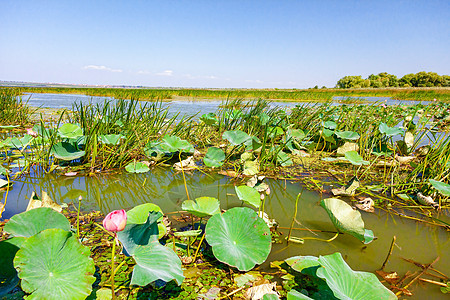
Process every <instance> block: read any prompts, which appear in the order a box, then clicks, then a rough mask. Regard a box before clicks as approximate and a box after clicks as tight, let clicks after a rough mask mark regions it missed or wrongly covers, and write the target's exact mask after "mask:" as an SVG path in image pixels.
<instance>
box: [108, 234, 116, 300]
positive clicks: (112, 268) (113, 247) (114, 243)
mask: <svg viewBox="0 0 450 300" xmlns="http://www.w3.org/2000/svg"><path fill="white" fill-rule="evenodd" d="M116 239H117V234H114V242H113V246H112V252H111V280H110V282H111V296H112V299H113V300H115V299H116V293H115V292H114V275H116V272H115V271H116V270H115V269H114V258H115V254H116Z"/></svg>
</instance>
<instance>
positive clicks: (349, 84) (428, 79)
mask: <svg viewBox="0 0 450 300" xmlns="http://www.w3.org/2000/svg"><path fill="white" fill-rule="evenodd" d="M439 86H445V87H448V86H450V76H449V75H442V76H441V75H439V74H437V73H434V72H419V73H416V74H412V73H411V74H406V75H405V76H403V77H402V78H400V79H398V78H397V76H395V75H392V74H388V73H386V72H383V73H380V74H378V75H374V74H371V75H369V77H367V79H363V78H362V77H361V76H345V77H342V78H341V79H339V81H338V82H337V84H336V87H337V88H341V89H352V88H387V87H439Z"/></svg>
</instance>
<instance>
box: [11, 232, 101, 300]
mask: <svg viewBox="0 0 450 300" xmlns="http://www.w3.org/2000/svg"><path fill="white" fill-rule="evenodd" d="M89 255H90V251H89V248H87V247H85V246H83V245H81V244H80V243H79V242H78V239H77V238H76V236H74V235H72V233H70V232H67V231H65V230H62V229H47V230H44V231H42V232H40V233H38V234H36V235H34V236H32V237H30V238H28V239H27V240H26V241H25V242H23V244H22V246H21V248H20V250H19V251H17V254H16V257H15V258H14V267H15V268H16V269H17V271H18V275H19V278H20V279H21V280H22V284H21V287H22V289H23V290H24V291H25V292H27V293H32V294H31V295H30V296H29V297H28V298H27V299H85V298H86V297H87V296H88V295H89V294H90V293H91V290H92V284H93V283H94V281H95V277H94V276H93V274H94V272H95V267H94V262H93V261H92V259H91V258H90V257H89Z"/></svg>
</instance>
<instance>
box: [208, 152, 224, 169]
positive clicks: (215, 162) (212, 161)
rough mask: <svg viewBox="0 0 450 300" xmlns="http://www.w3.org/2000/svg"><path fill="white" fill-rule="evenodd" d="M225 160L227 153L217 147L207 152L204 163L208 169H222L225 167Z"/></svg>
mask: <svg viewBox="0 0 450 300" xmlns="http://www.w3.org/2000/svg"><path fill="white" fill-rule="evenodd" d="M224 160H225V153H224V152H223V150H222V149H220V148H216V147H210V148H208V152H206V155H205V157H204V158H203V162H204V163H205V165H206V166H207V167H216V168H217V167H221V166H222V165H223V161H224Z"/></svg>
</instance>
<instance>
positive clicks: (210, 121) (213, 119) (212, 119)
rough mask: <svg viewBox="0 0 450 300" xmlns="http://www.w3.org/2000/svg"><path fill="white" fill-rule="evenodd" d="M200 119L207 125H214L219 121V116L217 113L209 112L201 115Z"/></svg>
mask: <svg viewBox="0 0 450 300" xmlns="http://www.w3.org/2000/svg"><path fill="white" fill-rule="evenodd" d="M200 120H201V121H202V122H203V123H205V124H206V125H214V124H216V123H217V116H216V114H215V113H212V112H211V113H208V114H203V115H202V116H201V117H200Z"/></svg>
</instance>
